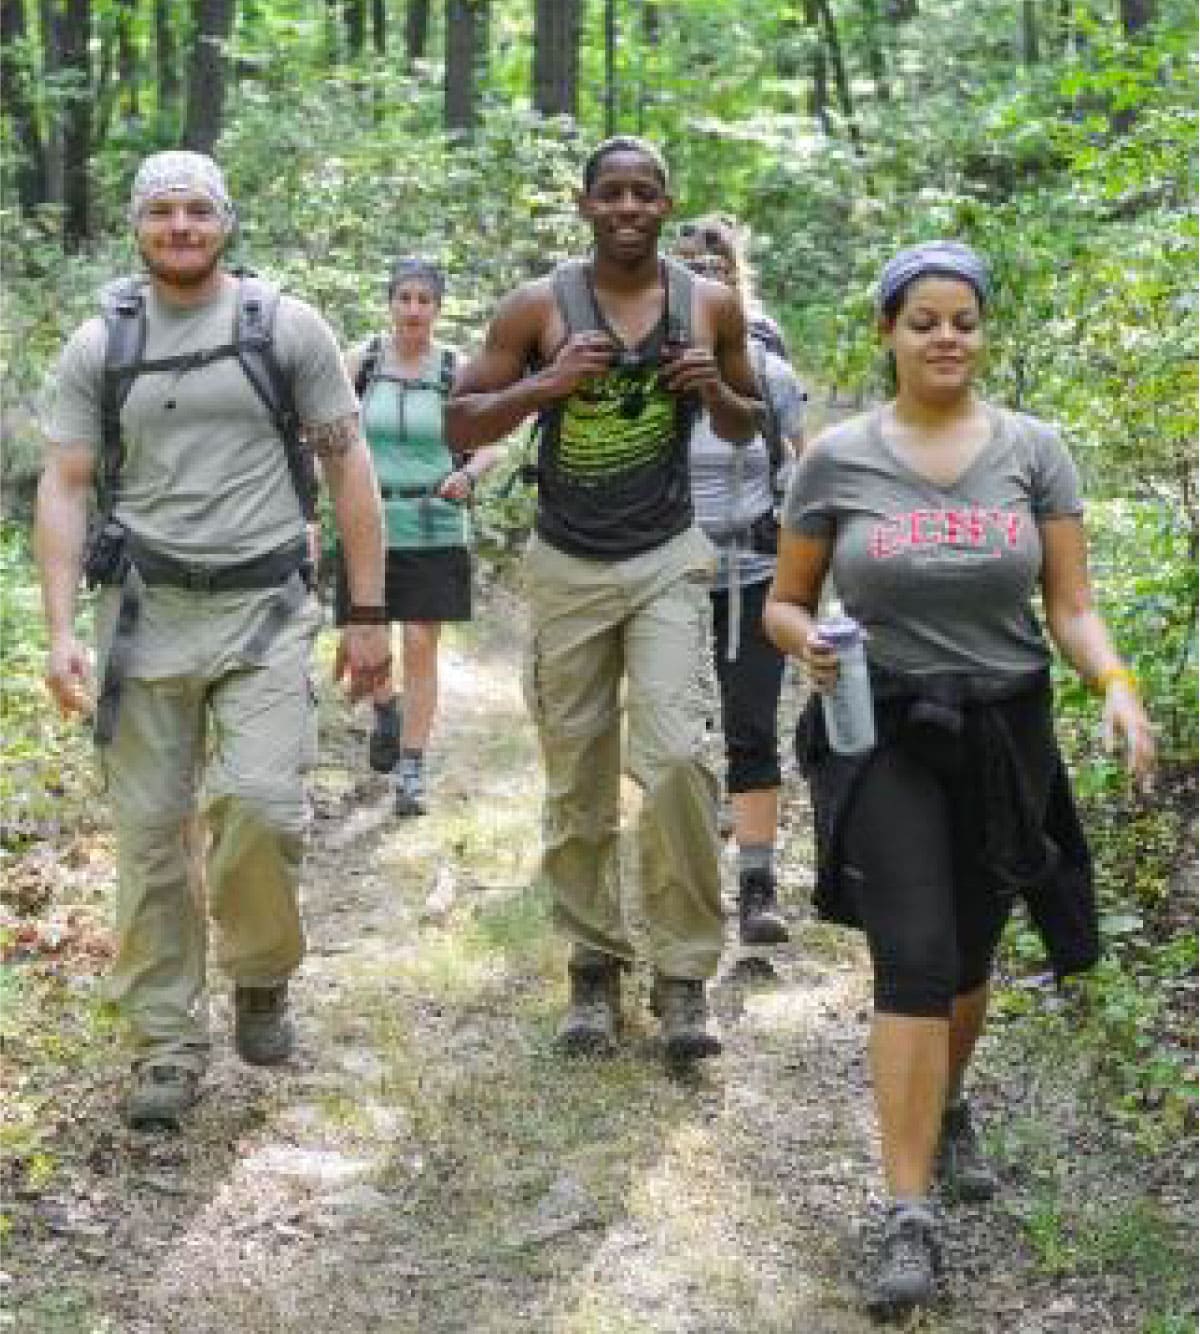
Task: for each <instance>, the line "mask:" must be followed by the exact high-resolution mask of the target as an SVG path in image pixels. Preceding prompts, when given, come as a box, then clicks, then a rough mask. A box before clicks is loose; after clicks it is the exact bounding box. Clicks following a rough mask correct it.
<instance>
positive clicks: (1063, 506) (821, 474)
mask: <svg viewBox="0 0 1200 1334" xmlns="http://www.w3.org/2000/svg"><path fill="white" fill-rule="evenodd" d="M989 413H990V414H991V417H992V431H991V435H990V437H989V439H988V441H987V443H986V444H985V445H984V446H983V448H982V449H981V450H980V452H979V453H978V454H977V455H976V456H975V458H974V459H973V460H972V462H971V463H970V464H969V465H968V466H967V468H966V469H965V471H964V472H963V473H962V474H961V475H960V476H959V478H958V479H957V480H956V481H954V482H953V483H952V484H950V485H948V486H940V485H937V484H935V483H933V482H930V481H927V480H926V479H925V478H923V477H921V476H920V475H919V474H918V473H917V472H915V471H914V470H913V469H912V468H911V467H909V466H908V465H907V464H906V463H905V462H904V461H903V460H902V459H900V458H899V457H898V456H897V455H896V454H895V453H894V452H893V450H892V449H891V448H890V446H889V445H888V444H887V442H886V441H885V440H884V438H883V434H882V432H881V430H880V413H879V412H878V411H875V412H871V413H867V414H865V415H863V416H859V417H855V418H853V419H852V420H850V421H847V422H843V423H841V424H840V425H838V426H836V427H834V428H833V429H832V430H830V431H829V432H827V433H826V434H825V435H823V436H822V437H820V439H819V440H818V441H817V442H816V443H814V444H813V445H812V446H810V447H809V449H808V450H807V451H806V452H805V454H804V456H803V457H802V458H801V460H800V462H799V464H798V465H797V469H796V473H795V476H794V477H793V479H792V483H791V486H790V488H789V490H788V495H787V500H786V502H785V506H784V516H783V519H784V524H785V525H786V526H787V528H789V529H791V530H793V531H795V532H798V533H802V534H805V535H807V536H811V537H823V538H828V539H830V540H831V541H832V542H833V557H832V565H831V573H832V576H833V581H834V583H835V584H836V586H837V591H838V595H839V596H840V598H841V600H842V602H843V604H844V606H845V608H846V611H847V612H848V613H849V614H850V615H851V616H853V617H854V618H855V619H856V620H857V621H859V622H860V623H861V624H862V625H863V626H864V628H865V629H866V631H867V634H868V636H869V637H868V640H867V655H868V658H869V659H870V660H871V661H873V662H875V663H878V664H879V665H880V666H882V667H886V668H891V669H893V670H896V671H902V672H909V673H913V674H917V675H920V674H928V673H934V672H962V673H966V674H968V675H971V676H975V677H982V678H986V679H987V680H989V681H992V682H994V681H995V680H996V679H997V677H999V678H1001V679H1004V678H1009V677H1017V676H1020V675H1023V674H1025V673H1027V672H1029V671H1030V670H1032V669H1036V668H1038V667H1041V666H1044V665H1045V664H1046V663H1047V662H1048V661H1049V657H1050V654H1049V649H1048V647H1047V645H1046V641H1045V637H1044V636H1043V634H1042V631H1041V628H1040V626H1039V624H1038V620H1037V617H1036V616H1035V614H1034V610H1033V605H1032V597H1033V593H1034V589H1035V587H1036V585H1037V583H1038V580H1039V578H1040V575H1041V568H1042V541H1041V534H1040V531H1039V528H1038V524H1039V522H1040V521H1041V520H1044V519H1050V518H1055V517H1058V516H1066V515H1079V514H1081V513H1082V510H1083V506H1082V502H1081V500H1080V494H1079V479H1078V475H1077V473H1076V471H1075V465H1074V464H1073V462H1072V461H1071V457H1070V455H1069V454H1068V453H1067V451H1066V448H1065V447H1064V445H1063V443H1062V441H1061V439H1060V438H1059V436H1058V434H1057V432H1056V431H1054V430H1053V428H1051V427H1049V426H1047V425H1046V424H1045V423H1043V422H1040V421H1038V420H1037V419H1036V418H1034V417H1029V416H1026V415H1024V414H1022V413H1016V412H1009V411H1006V410H1002V409H997V408H989Z"/></svg>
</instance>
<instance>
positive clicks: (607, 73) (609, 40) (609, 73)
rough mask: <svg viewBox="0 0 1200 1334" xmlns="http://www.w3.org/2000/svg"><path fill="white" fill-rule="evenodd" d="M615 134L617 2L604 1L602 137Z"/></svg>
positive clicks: (613, 0) (615, 0)
mask: <svg viewBox="0 0 1200 1334" xmlns="http://www.w3.org/2000/svg"><path fill="white" fill-rule="evenodd" d="M616 132H617V0H604V135H605V138H609V137H611V136H612V135H614V134H616Z"/></svg>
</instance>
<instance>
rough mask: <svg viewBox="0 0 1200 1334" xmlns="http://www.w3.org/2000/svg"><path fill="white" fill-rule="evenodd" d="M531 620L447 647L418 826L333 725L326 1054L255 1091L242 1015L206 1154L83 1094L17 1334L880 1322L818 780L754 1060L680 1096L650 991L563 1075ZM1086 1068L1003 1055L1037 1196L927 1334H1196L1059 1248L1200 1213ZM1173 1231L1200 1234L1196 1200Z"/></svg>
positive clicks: (852, 962) (722, 1070)
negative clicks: (1094, 1115)
mask: <svg viewBox="0 0 1200 1334" xmlns="http://www.w3.org/2000/svg"><path fill="white" fill-rule="evenodd" d="M520 621H521V613H520V609H519V606H518V604H516V603H515V602H513V601H512V600H511V599H509V598H508V597H507V596H506V595H504V594H501V593H496V594H494V595H493V601H492V603H491V605H490V607H489V612H488V615H487V616H486V617H485V618H483V619H482V620H481V621H480V622H479V623H478V624H477V625H476V627H474V628H472V629H471V631H470V632H469V633H468V634H465V635H460V636H457V637H452V638H451V639H450V641H449V642H448V644H447V646H446V649H445V657H444V664H445V672H444V682H443V703H442V709H441V724H440V731H439V734H438V737H437V745H436V755H435V767H434V769H433V774H432V798H433V809H432V812H431V814H430V815H429V816H427V817H426V818H424V819H420V820H416V821H407V822H397V821H396V820H394V819H393V818H392V817H391V815H390V812H389V809H388V804H387V794H386V792H385V790H384V787H383V785H382V784H381V783H379V782H378V781H377V780H375V779H374V778H372V777H370V776H364V774H363V769H362V758H361V757H362V755H363V752H364V749H365V740H364V737H363V734H362V727H361V723H360V722H359V721H357V720H355V719H354V718H352V717H351V716H350V715H349V714H348V713H347V712H346V711H345V709H344V707H343V706H342V705H341V704H340V703H338V702H337V700H336V699H334V697H333V696H332V694H330V695H329V697H328V698H327V699H325V700H324V702H323V706H322V707H323V723H324V728H323V730H324V738H323V751H322V754H323V765H322V767H321V769H320V770H319V771H318V772H317V774H316V775H315V784H314V792H313V800H314V816H315V821H314V823H315V835H314V840H313V852H312V856H311V859H310V861H309V863H308V869H307V873H306V887H305V899H306V914H307V919H308V922H309V927H310V935H311V950H310V953H309V956H308V958H307V960H306V962H305V964H304V966H303V969H302V972H301V974H300V976H299V978H298V979H297V982H296V984H295V987H294V998H295V1005H296V1011H297V1016H298V1022H299V1032H300V1043H299V1052H298V1054H297V1057H296V1058H295V1060H294V1061H293V1062H292V1063H291V1064H290V1066H289V1067H288V1068H287V1069H286V1070H284V1071H282V1072H278V1073H269V1072H263V1071H259V1070H253V1069H250V1068H248V1067H245V1066H243V1065H241V1064H240V1063H239V1062H238V1061H237V1060H236V1058H235V1057H233V1055H232V1054H231V1051H230V1048H229V1042H228V1036H227V1034H228V1020H229V1013H228V1002H227V1000H226V998H225V997H224V995H223V994H218V995H217V996H216V997H215V998H214V1000H213V1013H214V1033H215V1035H216V1038H217V1041H216V1055H215V1059H214V1064H213V1068H212V1072H211V1074H210V1076H209V1078H208V1080H207V1081H206V1086H205V1096H204V1099H203V1102H202V1104H201V1105H200V1107H199V1108H198V1109H197V1111H196V1113H195V1115H194V1117H193V1119H192V1122H191V1124H190V1126H189V1128H188V1130H187V1131H186V1133H184V1134H182V1135H179V1136H155V1135H151V1136H133V1135H131V1134H129V1133H128V1132H126V1131H125V1130H124V1129H123V1128H122V1127H121V1125H120V1123H119V1120H118V1118H117V1116H116V1096H117V1091H116V1090H115V1089H114V1088H113V1087H112V1085H111V1083H110V1080H109V1078H108V1075H107V1071H106V1069H105V1062H107V1061H109V1060H111V1059H112V1052H111V1051H109V1050H101V1052H100V1053H99V1055H100V1056H102V1057H103V1058H104V1061H101V1060H100V1059H99V1057H98V1056H97V1055H96V1054H95V1052H94V1051H93V1052H92V1054H91V1055H90V1056H81V1057H80V1058H79V1059H80V1060H81V1061H82V1062H83V1064H82V1065H81V1066H80V1068H79V1069H78V1070H75V1071H74V1072H73V1073H71V1074H69V1075H68V1074H66V1073H64V1074H63V1076H62V1078H61V1079H60V1080H59V1081H58V1082H57V1083H56V1082H55V1081H54V1079H53V1078H51V1079H50V1080H49V1082H48V1086H47V1090H46V1115H47V1117H48V1118H51V1119H50V1121H49V1122H48V1125H49V1126H50V1127H51V1128H50V1129H49V1131H48V1134H47V1137H46V1140H45V1143H46V1145H48V1146H50V1150H52V1151H53V1153H54V1155H55V1165H56V1170H55V1171H54V1172H53V1173H52V1174H51V1176H50V1177H49V1178H48V1179H47V1181H46V1182H45V1183H43V1184H42V1185H40V1186H39V1185H38V1184H37V1183H35V1182H32V1181H31V1178H30V1174H29V1172H28V1171H26V1172H25V1173H24V1175H23V1176H22V1177H21V1178H20V1182H21V1184H20V1188H19V1189H18V1190H17V1191H16V1193H15V1195H14V1196H13V1197H12V1198H11V1199H10V1200H9V1202H8V1207H7V1210H6V1218H7V1222H6V1225H5V1234H4V1236H5V1245H4V1251H5V1258H4V1260H3V1262H2V1263H3V1267H4V1273H3V1284H4V1286H3V1288H2V1289H0V1293H2V1295H3V1298H4V1304H5V1315H4V1326H5V1327H6V1328H10V1329H17V1330H27V1331H39V1332H41V1331H45V1332H46V1334H60V1332H70V1331H80V1334H85V1332H86V1334H173V1332H175V1331H178V1332H179V1334H209V1332H210V1331H211V1332H212V1334H218V1332H219V1334H227V1332H230V1334H326V1331H331V1332H335V1334H374V1332H375V1331H397V1332H399V1331H414V1332H419V1334H491V1332H495V1334H501V1332H516V1331H554V1332H555V1334H602V1332H603V1334H609V1332H612V1334H617V1332H620V1334H626V1332H628V1334H633V1332H635V1331H636V1332H637V1334H642V1332H648V1334H651V1332H652V1334H658V1332H659V1331H662V1332H663V1334H668V1332H669V1334H685V1332H687V1334H692V1332H694V1334H742V1332H743V1331H744V1332H745V1334H776V1332H778V1334H783V1332H784V1331H788V1332H789V1334H792V1332H803V1334H843V1332H844V1334H851V1332H852V1331H865V1330H867V1329H869V1328H871V1325H870V1324H869V1322H868V1321H867V1319H866V1317H865V1316H864V1315H863V1314H862V1304H861V1299H862V1287H861V1285H862V1281H863V1276H864V1271H865V1256H866V1254H867V1253H868V1251H869V1244H870V1239H871V1233H872V1229H873V1227H874V1226H875V1223H876V1220H877V1216H878V1209H879V1196H880V1190H881V1179H880V1173H879V1165H878V1155H877V1149H876V1144H875V1137H874V1130H873V1118H872V1114H871V1108H870V1100H869V1095H868V1091H867V1085H866V1074H865V1038H866V1033H867V1021H868V1017H869V977H868V970H867V961H866V957H865V953H864V950H863V948H862V946H861V943H860V942H859V941H858V939H857V938H855V937H853V936H850V935H847V934H844V933H841V932H839V931H836V930H833V929H830V928H827V927H824V926H822V925H819V924H817V923H815V922H813V921H811V920H810V917H809V913H808V909H807V890H808V886H809V884H810V881H811V872H810V868H809V864H808V862H809V855H810V854H809V832H808V822H807V813H806V811H805V808H804V805H803V801H802V798H801V796H800V795H799V792H798V790H797V789H796V787H795V785H794V784H793V785H792V786H791V788H790V795H789V798H788V804H787V832H786V845H785V847H784V850H783V860H784V865H785V868H786V869H785V879H786V883H787V904H786V907H787V909H788V912H789V913H790V916H791V919H792V927H793V941H792V943H791V944H790V945H789V946H786V947H783V948H781V949H779V950H777V951H775V952H774V953H773V955H772V958H771V965H772V968H771V969H764V968H763V967H762V966H761V964H759V965H758V966H756V965H755V964H754V962H753V961H752V960H746V959H743V958H741V957H739V955H738V953H737V952H736V951H734V950H731V951H730V954H729V957H728V959H727V961H726V965H725V967H724V969H723V973H722V977H721V979H720V982H719V984H718V985H717V987H716V989H715V1005H716V1008H717V1011H718V1013H719V1016H720V1021H721V1025H722V1029H723V1035H724V1037H725V1041H726V1051H725V1054H724V1055H723V1056H722V1057H721V1058H719V1059H718V1060H716V1061H714V1062H710V1063H708V1064H707V1065H706V1066H705V1067H704V1068H703V1069H702V1070H701V1071H699V1072H698V1073H697V1074H696V1075H695V1077H694V1078H685V1079H680V1078H677V1077H671V1076H669V1075H668V1073H667V1072H666V1071H665V1069H664V1068H663V1065H662V1061H661V1055H660V1052H659V1049H658V1042H657V1034H656V1025H655V1024H654V1022H653V1021H652V1020H651V1019H650V1018H649V1016H648V1015H647V1013H646V1006H645V1000H646V994H647V991H648V978H646V977H644V976H642V975H640V974H638V975H635V978H634V981H633V985H632V986H631V987H630V993H631V994H630V995H629V996H628V998H627V1005H626V1013H627V1019H628V1024H627V1032H626V1041H625V1043H624V1046H623V1050H622V1054H621V1055H620V1056H619V1057H618V1058H617V1059H615V1060H612V1061H608V1062H588V1061H583V1062H577V1063H572V1064H566V1063H564V1062H563V1061H562V1060H561V1059H560V1058H559V1057H558V1056H557V1055H556V1054H555V1052H554V1050H553V1048H552V1043H551V1037H552V1034H553V1031H554V1026H555V1023H556V1021H557V1018H558V1015H559V1012H560V1009H561V1006H562V1002H563V997H564V984H563V960H564V953H563V949H562V946H561V944H560V943H559V942H558V941H557V940H556V939H555V937H554V935H553V934H552V932H551V931H550V929H549V925H548V911H547V905H546V903H545V902H544V901H543V900H542V898H540V897H539V896H538V895H537V894H536V893H535V892H534V891H531V890H530V889H529V887H528V886H529V881H530V876H531V872H532V870H533V868H534V865H535V858H536V851H537V848H536V844H537V803H538V795H539V793H538V770H537V762H536V753H535V748H534V741H533V736H532V733H531V730H530V728H529V725H528V722H527V719H526V716H525V712H524V709H523V706H522V703H521V700H520V693H519V683H518V667H517V662H518V639H519V629H520ZM628 795H629V801H630V804H631V806H632V805H633V804H634V803H635V802H636V794H635V793H633V792H632V791H630V793H629V794H628ZM96 869H97V873H99V872H101V871H103V869H104V868H103V866H100V867H98V868H96ZM731 872H732V866H731V864H730V865H728V866H727V868H726V873H727V877H728V880H729V883H730V886H731V885H732V875H731ZM730 934H731V938H732V935H733V932H732V923H731V933H730ZM771 971H773V973H774V976H773V977H771V976H769V975H765V974H769V973H770V972H771ZM91 985H93V984H92V983H91V982H88V981H87V980H86V979H85V980H84V981H83V982H80V983H79V984H78V986H79V987H81V988H83V990H84V991H85V992H86V991H87V988H88V987H89V986H91ZM83 1003H84V1004H85V1005H88V1004H90V1003H91V1002H90V1001H89V1000H88V997H87V996H86V995H85V996H84V1001H83ZM64 1005H66V1002H65V1001H64ZM64 1013H73V1011H70V1010H69V1007H68V1009H67V1010H66V1011H64ZM88 1015H89V1016H91V1017H86V1016H85V1018H86V1024H87V1025H89V1028H88V1031H89V1033H90V1034H91V1035H92V1041H91V1042H90V1045H89V1050H91V1049H92V1048H94V1047H95V1045H96V1041H95V1035H96V1034H99V1035H100V1040H101V1045H102V1047H103V1040H104V1033H105V1030H104V1028H103V1024H102V1022H101V1021H100V1020H99V1019H97V1018H95V1016H94V1015H91V1011H88ZM80 1022H84V1020H81V1021H80ZM72 1050H73V1051H77V1050H79V1049H78V1048H72ZM1064 1069H1065V1067H1063V1066H1061V1065H1060V1064H1059V1063H1058V1059H1057V1057H1056V1055H1055V1054H1053V1053H1051V1054H1046V1053H1029V1052H1026V1051H1023V1050H1021V1049H1020V1047H1019V1044H1018V1043H1017V1042H1016V1040H1015V1038H1012V1037H1010V1036H1009V1035H1008V1034H1007V1031H1006V1029H1005V1028H1004V1027H1003V1026H1000V1027H999V1028H998V1029H997V1030H996V1031H995V1033H994V1035H993V1036H992V1037H990V1038H989V1039H988V1047H987V1051H986V1053H985V1059H984V1062H983V1071H982V1074H981V1077H980V1081H979V1098H980V1102H981V1105H982V1106H983V1107H984V1108H985V1109H986V1111H987V1112H988V1113H990V1119H991V1122H992V1124H993V1125H994V1126H996V1127H997V1130H996V1131H995V1133H994V1134H993V1136H992V1142H993V1146H994V1147H995V1148H996V1150H997V1152H998V1154H999V1156H1000V1158H1001V1161H1002V1163H1003V1165H1004V1169H1005V1176H1006V1189H1005V1193H1004V1197H1003V1199H1002V1200H1001V1201H1000V1202H998V1203H997V1204H996V1205H995V1206H993V1207H992V1208H990V1209H983V1208H958V1209H955V1210H954V1211H953V1212H952V1213H951V1214H949V1215H948V1217H949V1220H950V1228H949V1231H948V1255H947V1259H948V1277H947V1279H946V1281H945V1284H944V1289H943V1292H942V1295H941V1300H940V1303H939V1306H938V1307H937V1309H936V1310H934V1311H933V1312H931V1313H930V1314H929V1315H927V1316H926V1317H924V1319H923V1322H922V1325H921V1327H922V1328H927V1329H931V1330H941V1331H946V1332H947V1334H950V1332H953V1334H987V1332H989V1331H1005V1332H1006V1334H1007V1332H1010V1331H1011V1332H1012V1334H1077V1332H1079V1331H1089V1332H1090V1331H1104V1330H1122V1331H1125V1330H1129V1331H1145V1334H1176V1327H1175V1326H1172V1325H1167V1324H1161V1325H1159V1324H1153V1323H1151V1321H1152V1319H1153V1317H1152V1315H1151V1314H1150V1313H1152V1312H1153V1310H1154V1309H1155V1308H1154V1296H1153V1294H1152V1293H1148V1292H1146V1291H1144V1290H1143V1289H1142V1288H1140V1287H1139V1286H1138V1283H1137V1282H1134V1281H1133V1280H1132V1279H1130V1278H1129V1277H1128V1276H1127V1273H1126V1271H1125V1270H1123V1268H1122V1263H1123V1261H1122V1255H1121V1252H1120V1244H1121V1235H1122V1234H1121V1233H1120V1231H1119V1230H1114V1231H1113V1232H1112V1235H1111V1238H1110V1241H1111V1251H1110V1259H1111V1263H1106V1264H1099V1263H1097V1264H1091V1263H1090V1262H1089V1263H1079V1262H1077V1258H1076V1262H1072V1259H1071V1257H1070V1256H1069V1255H1068V1256H1064V1255H1061V1254H1056V1253H1055V1250H1054V1247H1055V1236H1054V1223H1055V1217H1054V1212H1053V1211H1054V1208H1055V1201H1058V1200H1061V1199H1062V1198H1063V1195H1064V1192H1066V1193H1067V1194H1069V1195H1070V1196H1071V1198H1074V1196H1075V1193H1076V1192H1084V1193H1085V1194H1086V1193H1088V1192H1091V1193H1093V1195H1094V1197H1095V1198H1096V1199H1097V1200H1098V1201H1099V1202H1100V1203H1101V1204H1102V1205H1103V1206H1104V1217H1105V1218H1120V1219H1124V1220H1126V1222H1127V1225H1128V1226H1130V1227H1133V1226H1134V1225H1135V1224H1136V1223H1137V1220H1138V1218H1139V1217H1142V1215H1139V1213H1138V1212H1137V1211H1138V1209H1143V1210H1144V1209H1145V1208H1146V1207H1148V1206H1147V1205H1146V1200H1147V1192H1148V1194H1149V1197H1150V1198H1151V1199H1152V1200H1153V1201H1154V1202H1156V1203H1155V1208H1156V1209H1157V1208H1158V1206H1159V1204H1161V1202H1162V1201H1163V1200H1164V1199H1165V1200H1166V1201H1167V1204H1168V1205H1169V1204H1170V1192H1171V1183H1170V1182H1169V1181H1165V1182H1160V1183H1157V1184H1154V1183H1151V1184H1150V1185H1149V1186H1148V1185H1147V1183H1145V1182H1143V1181H1139V1180H1138V1179H1137V1169H1136V1165H1135V1164H1133V1163H1131V1162H1122V1161H1121V1158H1120V1145H1119V1144H1113V1143H1111V1142H1109V1141H1108V1140H1105V1138H1104V1137H1103V1135H1102V1134H1101V1133H1100V1132H1099V1131H1097V1129H1096V1128H1095V1127H1094V1126H1093V1125H1092V1124H1091V1122H1090V1119H1089V1115H1088V1113H1087V1112H1086V1111H1085V1109H1084V1107H1083V1106H1082V1104H1081V1103H1080V1102H1079V1101H1078V1097H1079V1094H1080V1091H1079V1090H1076V1089H1074V1088H1072V1086H1071V1084H1070V1081H1069V1077H1068V1076H1067V1075H1066V1074H1064ZM64 1093H69V1094H70V1096H69V1098H66V1097H64ZM1189 1189H1190V1188H1189ZM1176 1204H1177V1205H1178V1208H1180V1209H1182V1210H1183V1211H1184V1216H1186V1211H1187V1209H1188V1194H1187V1190H1183V1191H1182V1193H1180V1195H1179V1199H1178V1200H1177V1201H1176ZM1122 1211H1123V1212H1122ZM1147 1216H1148V1215H1147ZM1158 1216H1159V1215H1158V1214H1155V1217H1158ZM1166 1216H1167V1221H1168V1223H1170V1222H1171V1219H1173V1218H1174V1215H1173V1214H1171V1213H1170V1209H1168V1210H1167V1215H1166ZM1143 1221H1144V1219H1143ZM1060 1231H1061V1229H1060ZM1143 1231H1144V1229H1143ZM1064 1235H1065V1234H1064ZM1106 1235H1107V1234H1106ZM1139 1235H1141V1233H1139ZM1155 1235H1158V1234H1155ZM1161 1235H1162V1236H1165V1237H1167V1238H1168V1239H1170V1238H1173V1237H1174V1236H1175V1233H1174V1232H1172V1231H1171V1230H1170V1228H1169V1227H1168V1229H1167V1231H1165V1232H1163V1233H1162V1234H1161ZM1063 1244H1064V1245H1065V1244H1066V1243H1065V1242H1064V1243H1063ZM1128 1244H1130V1245H1133V1244H1135V1242H1134V1240H1132V1239H1130V1240H1129V1241H1128ZM1166 1255H1167V1263H1168V1265H1173V1264H1176V1262H1177V1258H1178V1253H1177V1252H1173V1251H1170V1250H1168V1251H1167V1252H1166ZM1173 1256H1174V1257H1175V1258H1174V1259H1172V1257H1173ZM1137 1272H1138V1273H1139V1274H1140V1273H1141V1272H1142V1271H1141V1270H1138V1271H1137ZM1163 1281H1164V1282H1165V1281H1166V1278H1164V1280H1163ZM1179 1328H1180V1329H1181V1328H1182V1326H1180V1327H1179Z"/></svg>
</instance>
